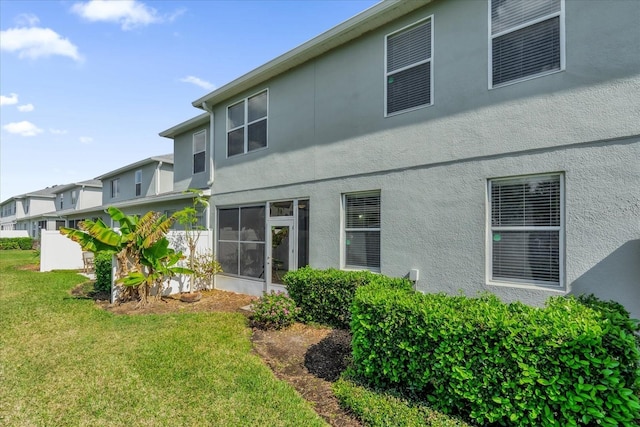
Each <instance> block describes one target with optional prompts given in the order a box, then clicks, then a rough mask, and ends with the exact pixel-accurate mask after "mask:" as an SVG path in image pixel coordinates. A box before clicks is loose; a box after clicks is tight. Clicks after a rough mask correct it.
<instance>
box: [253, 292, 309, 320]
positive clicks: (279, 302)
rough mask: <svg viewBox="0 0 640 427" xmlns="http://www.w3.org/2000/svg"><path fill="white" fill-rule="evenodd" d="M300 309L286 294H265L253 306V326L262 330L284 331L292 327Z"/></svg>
mask: <svg viewBox="0 0 640 427" xmlns="http://www.w3.org/2000/svg"><path fill="white" fill-rule="evenodd" d="M299 313H300V309H299V308H298V307H297V306H296V303H295V301H294V300H292V299H291V298H289V296H287V294H285V293H284V292H274V291H271V292H270V293H265V294H264V295H263V296H262V297H261V298H260V299H259V300H258V301H256V302H255V303H254V304H253V314H252V316H251V324H252V325H253V326H255V327H257V328H260V329H282V328H286V327H289V326H291V325H292V324H293V323H294V322H295V321H296V319H297V316H298V314H299Z"/></svg>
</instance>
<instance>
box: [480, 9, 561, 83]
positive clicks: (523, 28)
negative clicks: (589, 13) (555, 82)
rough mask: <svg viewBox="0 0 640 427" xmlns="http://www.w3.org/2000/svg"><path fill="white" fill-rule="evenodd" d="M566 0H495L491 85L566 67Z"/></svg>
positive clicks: (492, 28)
mask: <svg viewBox="0 0 640 427" xmlns="http://www.w3.org/2000/svg"><path fill="white" fill-rule="evenodd" d="M563 3H564V1H563V0H491V37H490V39H491V40H490V52H491V53H490V56H491V58H490V61H491V65H492V74H491V85H492V86H498V85H501V84H505V83H510V82H515V81H518V80H521V79H525V78H530V77H535V76H538V75H544V74H548V73H551V72H555V71H558V70H562V69H563V68H564V64H563V59H562V58H563V52H562V49H564V47H563V40H562V39H563V37H562V32H563V28H562V27H563V19H562V13H563V10H562V9H563Z"/></svg>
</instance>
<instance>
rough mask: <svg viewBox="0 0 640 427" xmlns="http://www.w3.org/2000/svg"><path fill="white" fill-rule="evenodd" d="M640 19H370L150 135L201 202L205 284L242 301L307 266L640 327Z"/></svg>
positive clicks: (539, 7)
mask: <svg viewBox="0 0 640 427" xmlns="http://www.w3.org/2000/svg"><path fill="white" fill-rule="evenodd" d="M639 16H640V2H638V1H633V0H631V1H625V0H620V1H615V2H610V1H599V0H591V1H576V0H539V1H534V0H530V1H517V0H484V1H481V0H478V1H466V0H433V1H422V2H416V1H385V2H382V3H380V4H378V5H376V6H374V7H372V8H370V9H368V10H366V11H364V12H362V13H361V14H359V15H357V16H355V17H354V18H352V19H350V20H348V21H346V22H344V23H342V24H340V25H338V26H337V27H335V28H333V29H331V30H329V31H327V32H326V33H324V34H321V35H320V36H318V37H316V38H315V39H312V40H310V41H309V42H307V43H305V44H303V45H301V46H299V47H297V48H295V49H293V50H292V51H290V52H288V53H285V54H284V55H282V56H280V57H278V58H275V59H274V60H272V61H270V62H268V63H266V64H264V65H263V66H261V67H259V68H257V69H255V70H253V71H251V72H250V73H248V74H246V75H244V76H241V77H239V78H238V79H236V80H234V81H232V82H230V83H228V84H227V85H224V86H222V87H221V88H219V89H217V90H215V91H213V92H211V93H210V94H208V95H206V96H204V97H202V98H200V99H198V100H196V101H194V102H193V105H194V106H195V107H197V108H201V109H202V110H204V111H205V114H202V115H200V116H197V117H195V118H194V119H192V120H190V121H187V122H185V123H182V124H180V125H177V126H174V127H173V128H171V129H169V130H167V131H165V132H162V133H161V135H162V136H165V137H169V138H173V139H174V141H175V147H176V151H175V154H176V164H180V165H182V166H181V169H180V171H181V172H180V175H179V179H176V182H181V183H182V182H185V183H186V182H189V181H190V180H193V181H197V182H198V183H199V184H202V183H203V182H204V180H205V179H206V184H207V185H208V186H210V188H211V195H212V197H211V202H212V206H213V207H214V209H212V212H211V213H212V224H215V227H214V232H215V239H216V242H217V245H216V253H217V256H218V259H219V261H220V262H221V263H222V266H223V268H224V271H225V273H224V274H222V275H219V276H218V277H217V282H216V285H217V286H218V287H220V288H223V289H230V290H235V291H240V292H246V293H250V294H254V295H260V294H261V293H262V292H263V291H265V290H270V289H279V288H280V286H281V282H282V281H281V277H282V274H283V273H284V272H286V270H289V269H295V268H298V267H300V266H303V265H306V264H310V265H311V266H313V267H317V268H327V267H336V268H342V269H369V270H372V271H376V272H381V273H383V274H386V275H390V276H408V277H410V278H411V279H413V280H415V282H416V287H417V289H418V290H420V291H422V292H448V293H458V292H459V291H460V290H462V291H464V292H465V293H466V294H467V295H475V294H476V293H478V292H484V291H489V292H492V293H494V294H496V295H498V296H499V297H501V298H502V299H503V300H506V301H513V300H520V301H523V302H525V303H529V304H534V305H539V304H542V303H543V302H544V301H545V300H546V299H547V298H548V297H549V296H552V295H565V294H583V293H595V294H596V295H598V296H599V297H601V298H604V299H614V300H617V301H619V302H621V303H622V304H624V305H625V306H626V307H627V309H628V310H629V311H630V312H631V314H632V315H633V316H634V317H640V262H639V261H640V102H638V99H640V27H639V26H638V24H637V21H638V19H637V18H638V17H639ZM207 116H208V120H207ZM202 152H204V153H205V157H206V160H205V161H204V162H202V161H201V160H200V158H199V155H200V154H199V153H202ZM202 163H204V166H201V165H202ZM190 168H191V169H190ZM190 171H191V174H190V173H189V172H190ZM196 171H198V172H196ZM197 174H202V175H197ZM196 175H197V176H196ZM185 185H186V184H185Z"/></svg>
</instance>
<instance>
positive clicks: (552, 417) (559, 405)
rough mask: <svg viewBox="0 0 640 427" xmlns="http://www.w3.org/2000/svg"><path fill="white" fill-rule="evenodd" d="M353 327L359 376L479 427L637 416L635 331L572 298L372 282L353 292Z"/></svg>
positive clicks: (611, 421) (614, 421)
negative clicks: (528, 300) (538, 299)
mask: <svg viewBox="0 0 640 427" xmlns="http://www.w3.org/2000/svg"><path fill="white" fill-rule="evenodd" d="M351 328H352V335H353V341H352V345H353V361H354V371H355V372H356V374H357V375H358V376H360V377H361V378H363V379H365V380H366V381H367V382H369V383H371V384H373V385H375V386H377V387H387V388H399V389H403V390H410V391H412V392H414V393H416V394H417V395H419V396H423V397H424V398H425V399H426V400H428V401H429V402H430V403H431V404H432V405H433V406H434V407H435V408H436V409H439V410H441V411H442V412H444V413H455V412H456V411H460V412H461V413H462V414H463V415H465V416H467V417H469V418H471V419H472V420H474V422H477V423H478V424H481V425H486V424H491V423H497V424H501V425H517V426H527V425H529V426H539V425H543V426H546V425H562V426H573V425H595V424H598V425H608V426H614V425H629V426H631V425H635V422H637V421H638V419H639V418H640V403H639V399H638V397H637V393H638V378H639V376H640V370H639V369H638V366H639V365H638V361H639V360H640V353H639V352H638V348H637V347H636V345H635V341H634V337H633V335H632V334H630V333H629V332H628V331H626V330H624V329H623V328H622V327H619V326H616V325H614V324H613V323H612V322H611V321H610V320H608V319H607V318H606V316H604V315H603V314H602V313H601V312H599V311H596V310H593V309H591V308H589V307H587V306H585V305H584V304H583V303H580V302H579V301H578V300H577V299H575V298H562V297H553V298H550V299H549V300H548V301H547V304H546V307H545V308H534V307H529V306H526V305H524V304H522V303H512V304H504V303H502V302H501V301H500V300H498V298H496V297H495V296H492V295H484V296H482V297H480V298H467V297H464V296H446V295H443V294H428V295H422V294H418V293H408V292H403V291H401V290H398V289H389V288H388V287H384V286H379V285H376V284H373V285H371V286H367V287H364V288H360V289H358V291H357V292H356V297H355V299H354V304H353V319H352V322H351ZM621 355H622V356H621Z"/></svg>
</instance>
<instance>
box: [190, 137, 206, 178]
mask: <svg viewBox="0 0 640 427" xmlns="http://www.w3.org/2000/svg"><path fill="white" fill-rule="evenodd" d="M206 148H207V131H206V130H203V131H200V132H197V133H194V134H193V173H194V174H195V173H200V172H204V169H205V160H206V151H207V150H206Z"/></svg>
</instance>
